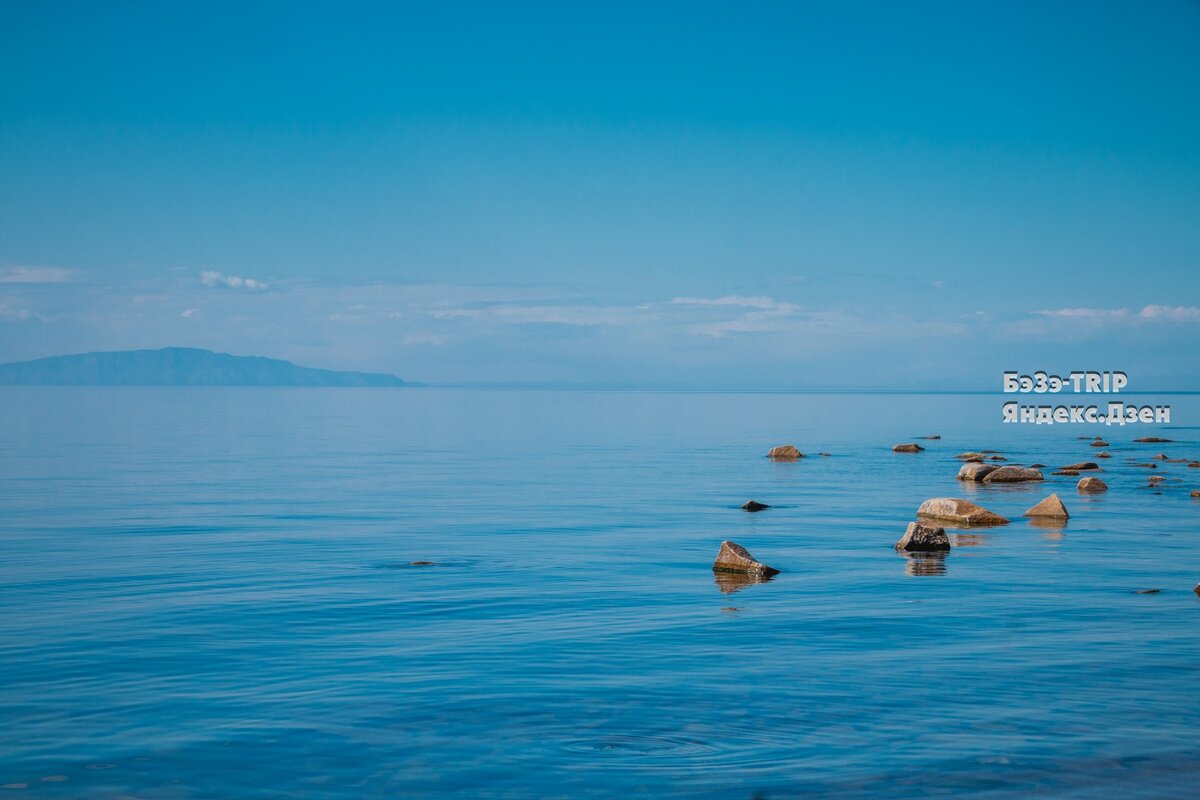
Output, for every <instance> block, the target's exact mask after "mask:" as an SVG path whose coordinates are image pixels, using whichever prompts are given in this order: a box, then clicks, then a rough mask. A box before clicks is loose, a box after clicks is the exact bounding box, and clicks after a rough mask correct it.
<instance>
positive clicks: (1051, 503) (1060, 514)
mask: <svg viewBox="0 0 1200 800" xmlns="http://www.w3.org/2000/svg"><path fill="white" fill-rule="evenodd" d="M1025 516H1027V517H1051V518H1053V519H1067V518H1068V517H1070V516H1071V515H1070V514H1068V513H1067V507H1066V506H1064V505H1063V502H1062V500H1059V499H1058V495H1056V494H1052V495H1050V496H1049V497H1047V498H1046V499H1045V500H1043V501H1042V502H1040V503H1038V504H1037V505H1036V506H1034V507H1033V508H1031V509H1029V510H1028V511H1026V512H1025Z"/></svg>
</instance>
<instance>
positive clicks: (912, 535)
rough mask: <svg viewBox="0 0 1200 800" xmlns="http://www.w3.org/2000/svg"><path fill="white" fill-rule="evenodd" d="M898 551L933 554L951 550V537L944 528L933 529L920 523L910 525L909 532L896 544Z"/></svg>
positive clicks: (905, 532)
mask: <svg viewBox="0 0 1200 800" xmlns="http://www.w3.org/2000/svg"><path fill="white" fill-rule="evenodd" d="M896 549H897V550H904V551H905V552H908V553H933V552H937V551H939V550H949V549H950V537H948V536H947V535H946V531H945V530H944V529H943V528H931V527H928V526H926V525H922V524H921V523H919V522H910V523H908V530H906V531H904V536H902V537H901V538H900V541H898V542H896Z"/></svg>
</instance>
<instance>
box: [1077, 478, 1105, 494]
mask: <svg viewBox="0 0 1200 800" xmlns="http://www.w3.org/2000/svg"><path fill="white" fill-rule="evenodd" d="M1076 488H1077V489H1079V491H1081V492H1085V493H1088V494H1096V493H1097V492H1107V491H1108V484H1107V483H1105V482H1104V481H1102V480H1100V479H1099V478H1083V479H1081V480H1080V481H1079V483H1078V484H1076Z"/></svg>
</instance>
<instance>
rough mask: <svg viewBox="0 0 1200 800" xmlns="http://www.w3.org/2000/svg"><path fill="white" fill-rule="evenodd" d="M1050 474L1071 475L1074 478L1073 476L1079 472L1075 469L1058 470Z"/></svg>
mask: <svg viewBox="0 0 1200 800" xmlns="http://www.w3.org/2000/svg"><path fill="white" fill-rule="evenodd" d="M1050 474H1051V475H1072V476H1074V475H1078V474H1079V470H1077V469H1060V470H1059V471H1058V472H1051V473H1050Z"/></svg>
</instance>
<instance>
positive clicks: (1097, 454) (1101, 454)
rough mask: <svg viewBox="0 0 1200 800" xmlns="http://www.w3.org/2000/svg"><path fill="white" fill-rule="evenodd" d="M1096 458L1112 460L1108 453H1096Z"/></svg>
mask: <svg viewBox="0 0 1200 800" xmlns="http://www.w3.org/2000/svg"><path fill="white" fill-rule="evenodd" d="M1096 458H1112V456H1111V455H1110V454H1109V453H1108V452H1100V453H1096Z"/></svg>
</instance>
